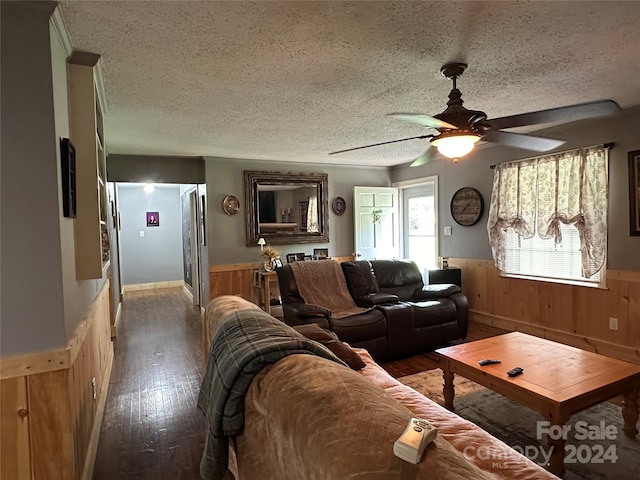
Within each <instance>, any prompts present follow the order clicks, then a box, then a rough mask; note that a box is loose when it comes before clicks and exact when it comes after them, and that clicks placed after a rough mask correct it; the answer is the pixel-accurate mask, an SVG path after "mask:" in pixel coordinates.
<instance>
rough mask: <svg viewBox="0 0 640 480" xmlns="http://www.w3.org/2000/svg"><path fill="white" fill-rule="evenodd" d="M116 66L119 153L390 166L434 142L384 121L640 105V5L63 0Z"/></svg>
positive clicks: (71, 25)
mask: <svg viewBox="0 0 640 480" xmlns="http://www.w3.org/2000/svg"><path fill="white" fill-rule="evenodd" d="M61 6H62V16H63V18H64V20H65V23H66V25H67V28H68V30H69V33H70V36H71V41H72V44H73V46H74V48H76V49H79V50H87V51H92V52H95V53H99V54H101V55H102V62H103V72H104V81H105V88H106V94H107V106H108V111H107V114H106V141H107V144H108V147H109V151H110V153H119V154H141V155H186V156H188V155H204V156H216V157H230V158H246V159H263V160H283V161H296V162H324V163H334V164H362V165H372V166H392V165H398V164H404V163H407V162H410V161H411V160H412V159H414V158H415V157H417V156H418V155H419V154H420V153H422V151H423V150H424V149H425V148H426V147H427V146H428V144H427V143H425V142H428V140H416V141H409V142H403V143H399V144H394V145H390V146H385V147H376V148H370V149H366V150H362V151H359V152H352V153H347V154H342V155H334V156H328V155H327V154H328V153H329V152H331V151H334V150H339V149H343V148H349V147H355V146H359V145H366V144H370V143H376V142H382V141H386V140H392V139H396V138H403V137H410V136H414V135H420V134H422V133H425V130H424V127H421V126H418V125H414V124H410V123H406V122H402V121H400V120H397V119H394V118H391V117H387V116H385V115H386V114H388V113H391V112H417V113H426V114H430V115H433V114H435V113H439V112H441V111H442V110H444V108H445V107H446V101H447V95H448V93H449V90H450V89H451V83H450V82H449V81H448V80H446V79H445V78H444V77H442V76H441V75H440V73H439V69H440V67H441V66H442V65H443V64H445V63H447V62H450V61H463V62H466V63H468V64H469V68H468V70H467V71H466V72H465V74H464V75H463V76H462V78H461V79H460V80H459V81H458V87H459V88H460V90H461V91H462V94H463V100H465V106H466V107H467V108H470V109H479V110H484V111H485V112H486V113H487V115H488V116H489V118H496V117H501V116H505V115H511V114H516V113H522V112H528V111H533V110H539V109H545V108H552V107H558V106H564V105H570V104H575V103H582V102H587V101H593V100H600V99H612V100H615V101H616V102H618V104H619V105H620V106H621V107H622V108H628V107H632V106H636V105H640V28H639V27H638V19H640V2H637V1H626V2H610V1H608V2H580V1H544V2H542V1H541V2H506V1H500V2H480V1H474V2H460V1H458V2H454V1H448V2H427V1H422V2H386V1H379V2H330V1H325V2H307V1H304V2H294V1H288V2H272V1H262V2H243V1H235V2H214V1H208V2H185V1H153V2H144V1H135V2H122V1H116V2H109V1H63V2H61Z"/></svg>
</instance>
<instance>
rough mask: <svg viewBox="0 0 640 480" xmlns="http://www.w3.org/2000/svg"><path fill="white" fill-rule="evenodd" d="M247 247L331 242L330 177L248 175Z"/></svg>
mask: <svg viewBox="0 0 640 480" xmlns="http://www.w3.org/2000/svg"><path fill="white" fill-rule="evenodd" d="M245 193H246V204H247V207H248V208H247V246H252V245H255V244H256V243H257V241H258V239H259V238H260V237H263V238H264V239H265V240H266V241H267V242H268V243H271V244H274V245H277V244H287V243H312V242H315V243H319V242H327V241H329V238H328V219H327V201H326V199H327V175H326V174H313V173H294V172H250V171H246V172H245Z"/></svg>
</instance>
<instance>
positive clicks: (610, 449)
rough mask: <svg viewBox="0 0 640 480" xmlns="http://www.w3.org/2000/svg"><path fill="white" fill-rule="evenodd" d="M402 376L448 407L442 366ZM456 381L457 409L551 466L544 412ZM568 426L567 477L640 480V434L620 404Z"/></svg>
mask: <svg viewBox="0 0 640 480" xmlns="http://www.w3.org/2000/svg"><path fill="white" fill-rule="evenodd" d="M398 380H399V381H400V382H402V383H403V384H405V385H408V386H410V387H412V388H413V389H414V390H417V391H418V392H420V393H422V394H423V395H425V396H426V397H428V398H430V399H431V400H433V401H435V402H437V403H439V404H440V405H444V398H443V396H442V371H441V370H439V369H435V370H428V371H425V372H421V373H417V374H415V375H408V376H406V377H401V378H398ZM454 385H455V392H456V393H455V398H454V406H455V413H457V414H458V415H460V416H461V417H463V418H465V419H467V420H469V421H471V422H473V423H475V424H476V425H478V426H479V427H481V428H482V429H484V430H486V431H487V432H489V433H490V434H492V435H493V436H495V437H497V438H499V439H500V440H502V441H503V442H505V443H506V444H507V445H509V446H511V447H513V448H514V449H516V450H517V451H518V452H520V453H523V454H524V455H526V456H527V457H529V458H530V459H531V460H533V461H534V462H536V463H539V464H542V465H544V464H545V462H544V456H545V455H546V454H548V447H547V444H546V437H545V430H547V428H546V426H547V424H546V423H545V420H544V418H543V417H542V415H540V414H539V413H537V412H536V411H534V410H532V409H530V408H528V407H525V406H522V405H520V404H518V403H516V402H513V401H511V400H509V399H508V398H506V397H504V396H502V395H500V394H497V393H495V392H492V391H491V390H489V389H487V388H485V387H483V386H481V385H478V384H477V383H474V382H472V381H470V380H467V379H465V378H462V377H459V376H457V377H456V378H455V382H454ZM567 426H568V427H570V430H568V432H567V435H566V439H567V443H566V445H567V448H566V449H565V468H566V470H567V473H566V474H565V477H564V478H565V480H577V479H586V480H596V479H611V480H613V479H616V480H617V479H631V478H640V436H638V437H636V438H633V439H632V438H628V437H627V436H626V435H625V434H624V432H623V431H622V427H623V419H622V413H621V411H620V407H619V406H617V405H614V404H613V403H610V402H604V403H601V404H599V405H596V406H594V407H592V408H590V409H588V410H584V411H582V412H579V413H577V414H576V415H573V416H572V417H571V419H570V420H569V422H568V423H567ZM552 433H555V432H552Z"/></svg>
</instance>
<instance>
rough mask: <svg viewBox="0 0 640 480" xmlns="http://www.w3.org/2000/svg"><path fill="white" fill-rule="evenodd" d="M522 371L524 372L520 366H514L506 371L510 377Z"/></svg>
mask: <svg viewBox="0 0 640 480" xmlns="http://www.w3.org/2000/svg"><path fill="white" fill-rule="evenodd" d="M522 372H524V369H522V368H520V367H516V368H514V369H513V370H509V371H508V372H507V375H509V376H510V377H517V376H518V375H520V374H521V373H522Z"/></svg>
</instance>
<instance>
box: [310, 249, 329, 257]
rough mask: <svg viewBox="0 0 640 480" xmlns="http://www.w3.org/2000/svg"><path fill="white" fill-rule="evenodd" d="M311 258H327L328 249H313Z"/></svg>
mask: <svg viewBox="0 0 640 480" xmlns="http://www.w3.org/2000/svg"><path fill="white" fill-rule="evenodd" d="M313 256H314V257H317V258H322V257H328V256H329V249H328V248H314V249H313Z"/></svg>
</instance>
